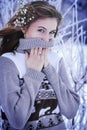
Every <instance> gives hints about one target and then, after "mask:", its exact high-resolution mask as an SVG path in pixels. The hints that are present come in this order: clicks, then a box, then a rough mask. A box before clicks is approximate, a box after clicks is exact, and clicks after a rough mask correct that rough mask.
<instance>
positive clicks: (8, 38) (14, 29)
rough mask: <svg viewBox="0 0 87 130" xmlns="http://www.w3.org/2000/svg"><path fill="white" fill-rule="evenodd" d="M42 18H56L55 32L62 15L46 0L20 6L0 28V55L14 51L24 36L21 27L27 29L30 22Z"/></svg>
mask: <svg viewBox="0 0 87 130" xmlns="http://www.w3.org/2000/svg"><path fill="white" fill-rule="evenodd" d="M44 18H56V19H57V28H56V34H57V32H58V26H59V25H60V23H61V20H62V16H61V14H60V12H58V10H57V9H56V8H55V7H54V6H52V5H51V4H49V3H48V2H46V1H33V2H31V3H28V4H26V5H24V6H23V7H22V8H20V9H19V10H18V12H17V13H16V14H15V15H14V16H13V17H12V18H11V19H10V20H9V22H8V23H7V26H6V27H5V28H4V29H2V30H0V38H2V40H1V46H0V55H2V54H3V53H6V52H14V51H15V50H16V49H17V47H18V45H19V39H20V38H24V34H23V32H22V29H27V28H29V26H30V25H31V23H32V22H35V21H36V20H38V19H44ZM56 34H55V36H56Z"/></svg>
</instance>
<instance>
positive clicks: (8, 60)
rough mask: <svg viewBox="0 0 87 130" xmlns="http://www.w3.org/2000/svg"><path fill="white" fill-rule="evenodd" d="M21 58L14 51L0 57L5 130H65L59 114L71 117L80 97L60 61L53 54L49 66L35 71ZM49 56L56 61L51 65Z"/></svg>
mask: <svg viewBox="0 0 87 130" xmlns="http://www.w3.org/2000/svg"><path fill="white" fill-rule="evenodd" d="M32 42H33V41H32ZM36 42H37V41H36ZM40 42H41V41H40ZM35 44H36V43H35ZM44 45H45V44H44ZM46 47H47V46H46ZM20 48H21V49H22V50H23V48H22V47H20ZM28 49H30V48H29V47H28ZM6 55H7V56H6ZM9 55H12V56H11V57H10V56H9ZM19 55H20V57H21V59H20V58H19V57H18V56H19ZM24 56H25V54H24V53H19V52H17V53H16V54H15V55H13V54H11V53H7V54H5V55H3V56H1V57H0V104H1V105H2V108H3V110H4V112H5V114H6V116H7V118H8V123H9V127H10V128H9V129H8V130H38V129H40V130H65V125H64V121H63V118H62V115H64V116H65V117H66V118H68V119H72V118H74V116H75V115H76V112H77V110H78V107H79V96H78V95H77V94H76V93H75V92H74V91H72V89H71V84H70V81H69V78H68V75H67V72H66V68H65V65H64V61H63V58H60V59H58V57H57V58H56V57H54V56H55V55H53V54H52V55H51V57H50V58H49V65H48V66H47V67H46V68H44V69H43V70H42V71H41V72H38V71H36V70H34V69H31V68H26V65H25V62H24V60H25V59H24ZM49 56H50V54H49ZM52 56H53V58H54V59H57V62H56V60H55V63H52V62H53V61H52V60H51V59H52ZM12 57H13V59H12ZM17 58H18V59H17ZM15 59H17V60H15ZM18 62H19V63H18ZM17 64H18V65H17ZM21 66H25V67H24V68H21ZM20 68H21V69H20Z"/></svg>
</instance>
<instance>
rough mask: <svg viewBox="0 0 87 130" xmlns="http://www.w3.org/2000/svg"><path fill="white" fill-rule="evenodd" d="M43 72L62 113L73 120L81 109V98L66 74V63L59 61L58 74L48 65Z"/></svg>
mask: <svg viewBox="0 0 87 130" xmlns="http://www.w3.org/2000/svg"><path fill="white" fill-rule="evenodd" d="M43 72H44V73H45V74H46V75H47V78H48V80H49V82H50V83H51V85H52V87H53V89H54V90H55V93H56V95H57V99H58V104H59V107H60V110H61V113H62V114H63V115H64V116H65V117H66V118H68V119H72V118H73V117H74V116H75V115H76V113H77V110H78V108H79V104H80V98H79V96H78V94H77V93H75V92H74V91H73V90H72V89H71V88H72V87H71V83H70V81H69V78H68V74H67V72H66V68H65V65H64V61H63V59H62V58H61V59H60V61H59V71H58V74H57V72H56V70H55V69H54V67H53V66H51V65H48V66H47V67H46V68H44V70H43Z"/></svg>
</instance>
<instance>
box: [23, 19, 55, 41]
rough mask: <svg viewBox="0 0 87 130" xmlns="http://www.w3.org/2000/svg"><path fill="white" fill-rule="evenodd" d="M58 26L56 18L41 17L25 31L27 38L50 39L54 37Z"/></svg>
mask: <svg viewBox="0 0 87 130" xmlns="http://www.w3.org/2000/svg"><path fill="white" fill-rule="evenodd" d="M56 28H57V20H56V18H45V19H39V20H37V21H35V22H34V23H32V24H31V25H30V27H29V28H28V29H27V31H26V32H25V33H24V37H25V38H41V39H42V40H44V41H47V42H48V41H50V40H52V39H53V38H54V36H55V33H56Z"/></svg>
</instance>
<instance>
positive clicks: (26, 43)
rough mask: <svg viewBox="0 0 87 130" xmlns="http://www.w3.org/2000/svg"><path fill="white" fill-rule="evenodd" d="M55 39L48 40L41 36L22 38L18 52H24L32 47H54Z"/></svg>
mask: <svg viewBox="0 0 87 130" xmlns="http://www.w3.org/2000/svg"><path fill="white" fill-rule="evenodd" d="M53 45H54V41H53V40H52V41H50V42H46V41H44V40H42V39H40V38H31V39H20V40H19V46H18V48H17V52H22V53H23V52H24V51H26V50H30V49H32V48H39V47H41V48H50V47H53Z"/></svg>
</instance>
